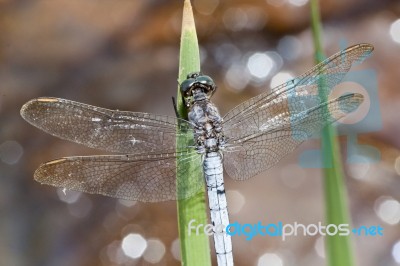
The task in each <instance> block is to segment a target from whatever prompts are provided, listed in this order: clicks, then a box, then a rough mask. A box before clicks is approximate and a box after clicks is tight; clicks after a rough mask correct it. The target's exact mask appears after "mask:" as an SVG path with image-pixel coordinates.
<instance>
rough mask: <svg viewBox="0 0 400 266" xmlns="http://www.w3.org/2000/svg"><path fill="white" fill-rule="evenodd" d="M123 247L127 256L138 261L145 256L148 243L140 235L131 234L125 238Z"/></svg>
mask: <svg viewBox="0 0 400 266" xmlns="http://www.w3.org/2000/svg"><path fill="white" fill-rule="evenodd" d="M121 246H122V250H123V252H124V254H125V255H126V256H128V257H130V258H133V259H137V258H140V257H141V256H142V255H143V252H144V251H145V249H146V247H147V242H146V239H144V238H143V237H142V236H141V235H140V234H132V233H131V234H128V235H126V236H125V237H124V239H123V240H122V244H121Z"/></svg>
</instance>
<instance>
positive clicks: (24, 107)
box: [19, 97, 59, 122]
mask: <svg viewBox="0 0 400 266" xmlns="http://www.w3.org/2000/svg"><path fill="white" fill-rule="evenodd" d="M58 101H59V99H58V98H54V97H40V98H35V99H31V100H29V101H27V102H26V103H25V104H24V105H22V107H21V110H20V111H19V113H20V115H21V116H22V118H23V119H25V120H26V121H28V122H30V121H31V120H32V119H31V115H30V114H31V113H30V112H29V110H31V109H32V108H33V107H34V106H35V105H38V104H42V103H54V102H58Z"/></svg>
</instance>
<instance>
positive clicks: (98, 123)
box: [21, 98, 192, 154]
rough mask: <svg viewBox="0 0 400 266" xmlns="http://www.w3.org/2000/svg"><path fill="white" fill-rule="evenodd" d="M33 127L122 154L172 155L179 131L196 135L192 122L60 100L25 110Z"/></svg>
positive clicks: (28, 105)
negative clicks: (153, 153)
mask: <svg viewBox="0 0 400 266" xmlns="http://www.w3.org/2000/svg"><path fill="white" fill-rule="evenodd" d="M21 115H22V117H23V118H24V119H25V120H26V121H28V122H29V123H31V124H32V125H34V126H36V127H38V128H40V129H42V130H43V131H45V132H47V133H49V134H51V135H53V136H57V137H59V138H62V139H66V140H70V141H73V142H76V143H79V144H83V145H86V146H88V147H91V148H97V149H102V150H107V151H112V152H118V153H131V154H140V153H144V152H146V153H147V152H150V153H151V152H159V153H172V152H175V149H176V138H177V129H178V128H179V129H180V131H179V132H181V133H180V134H192V129H191V128H192V127H191V125H190V123H189V122H187V121H185V120H181V119H177V118H174V117H169V116H162V115H153V114H148V113H136V112H124V111H118V110H108V109H104V108H100V107H95V106H91V105H87V104H83V103H78V102H74V101H70V100H65V99H58V98H38V99H34V100H31V101H29V102H27V103H26V104H25V105H24V106H23V107H22V108H21Z"/></svg>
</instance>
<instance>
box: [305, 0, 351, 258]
mask: <svg viewBox="0 0 400 266" xmlns="http://www.w3.org/2000/svg"><path fill="white" fill-rule="evenodd" d="M311 25H312V33H313V41H314V47H315V61H316V63H320V62H321V61H322V60H323V59H324V53H323V51H322V44H321V34H322V27H321V20H320V13H319V3H318V0H311ZM324 85H325V82H324V79H323V78H322V79H321V81H320V84H319V96H320V97H321V100H322V101H324V100H326V99H327V97H328V95H326V93H324V91H326V90H324V89H323V86H324ZM326 112H328V110H326ZM336 135H337V131H336V128H334V127H333V126H332V125H328V126H326V127H325V128H324V129H323V131H322V136H321V138H322V139H321V150H322V154H323V156H322V157H323V167H324V168H323V169H324V191H325V212H326V214H325V215H326V224H327V225H328V224H335V225H337V226H338V225H339V224H350V218H349V209H348V204H347V190H346V187H345V184H344V173H343V166H342V163H341V162H342V160H341V156H340V148H339V143H338V141H337V138H336ZM325 246H326V251H327V252H326V253H327V261H328V265H329V266H353V265H354V258H353V252H352V245H351V239H350V236H339V235H335V236H328V235H327V236H325Z"/></svg>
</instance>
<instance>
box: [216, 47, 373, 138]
mask: <svg viewBox="0 0 400 266" xmlns="http://www.w3.org/2000/svg"><path fill="white" fill-rule="evenodd" d="M372 51H373V46H372V45H370V44H358V45H354V46H351V47H349V48H347V49H346V50H343V51H340V52H338V53H336V54H334V55H332V56H331V57H329V58H327V59H326V60H324V61H323V62H321V63H320V64H318V65H316V66H315V67H313V68H312V69H310V70H309V71H307V72H306V73H304V74H303V75H301V76H299V77H297V78H295V79H293V80H290V81H288V82H286V83H284V84H282V85H280V86H278V87H276V88H274V89H272V91H271V92H266V93H262V94H260V95H258V96H256V97H254V98H251V99H250V100H248V101H246V102H244V103H242V104H240V105H238V106H236V107H235V108H233V109H232V110H231V111H229V112H228V113H227V114H226V115H225V117H224V124H223V127H224V132H225V135H226V136H227V137H228V138H230V139H231V140H232V141H235V140H239V139H243V138H245V137H246V136H247V135H251V134H257V133H258V132H259V131H260V130H261V131H263V128H264V127H270V126H273V125H274V123H276V121H277V120H278V119H280V117H286V116H288V115H295V114H297V113H300V112H303V111H306V110H308V109H310V108H312V107H314V106H317V105H319V104H320V103H321V100H320V97H318V85H320V84H321V83H322V84H323V86H322V90H323V92H324V93H325V94H326V95H328V94H329V92H330V91H331V90H332V88H333V87H334V86H335V85H337V84H338V83H340V81H341V80H342V79H343V77H344V76H345V75H346V73H347V72H348V71H349V69H350V67H351V66H352V65H353V64H354V63H355V62H359V61H361V60H363V59H364V58H365V57H367V56H369V55H370V54H371V53H372ZM322 79H323V80H322Z"/></svg>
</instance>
